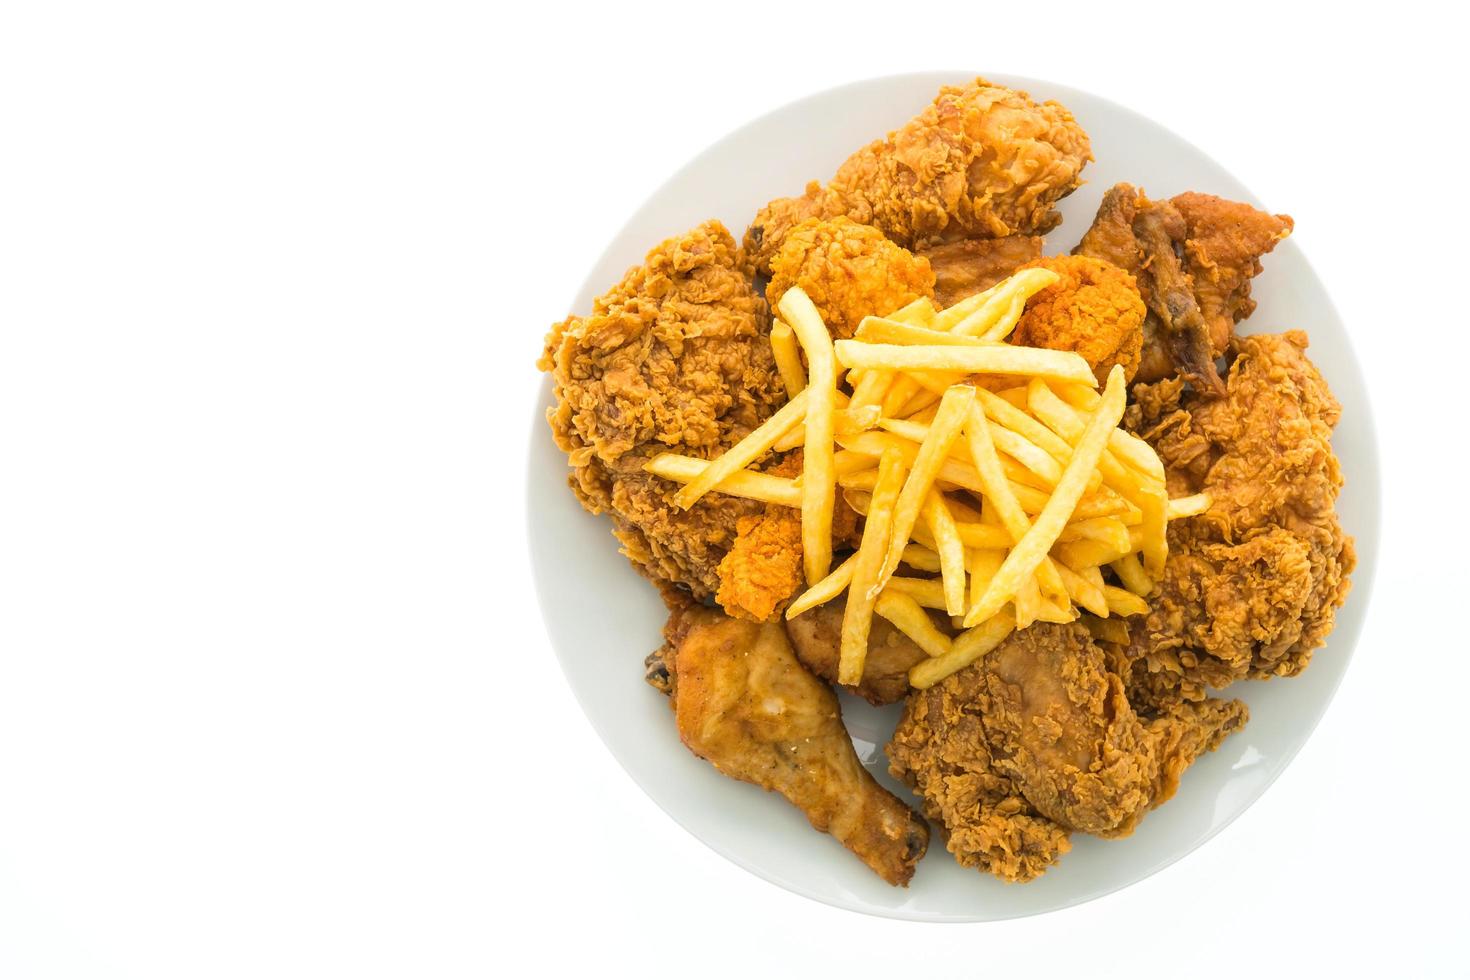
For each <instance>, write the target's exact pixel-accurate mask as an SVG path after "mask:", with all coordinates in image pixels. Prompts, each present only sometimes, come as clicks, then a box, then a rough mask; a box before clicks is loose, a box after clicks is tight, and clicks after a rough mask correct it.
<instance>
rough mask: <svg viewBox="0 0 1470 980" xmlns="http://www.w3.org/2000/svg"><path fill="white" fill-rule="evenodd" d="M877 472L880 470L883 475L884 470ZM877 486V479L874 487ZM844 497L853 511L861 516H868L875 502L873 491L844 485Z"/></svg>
mask: <svg viewBox="0 0 1470 980" xmlns="http://www.w3.org/2000/svg"><path fill="white" fill-rule="evenodd" d="M877 472H879V473H880V475H881V472H882V471H881V470H880V471H877ZM877 486H878V481H877V480H876V479H875V480H874V481H873V487H874V488H876V487H877ZM842 499H843V500H844V501H846V503H847V506H849V507H851V508H852V509H853V513H855V514H857V515H858V516H859V517H867V516H868V508H869V507H871V506H872V503H873V491H872V490H855V489H852V488H850V487H843V488H842Z"/></svg>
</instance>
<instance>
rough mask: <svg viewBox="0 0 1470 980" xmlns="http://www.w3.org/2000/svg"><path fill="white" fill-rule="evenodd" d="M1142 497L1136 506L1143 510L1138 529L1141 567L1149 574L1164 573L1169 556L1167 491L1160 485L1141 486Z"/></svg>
mask: <svg viewBox="0 0 1470 980" xmlns="http://www.w3.org/2000/svg"><path fill="white" fill-rule="evenodd" d="M1143 498H1144V499H1142V500H1140V501H1138V507H1139V509H1140V510H1142V511H1143V520H1142V521H1141V522H1139V530H1140V531H1142V532H1143V567H1144V568H1145V569H1147V570H1148V573H1149V574H1150V575H1162V574H1164V562H1165V561H1167V560H1168V558H1169V539H1168V536H1167V534H1166V533H1165V532H1166V531H1167V529H1168V524H1169V493H1168V491H1167V490H1165V489H1164V487H1163V486H1162V485H1154V486H1151V487H1144V488H1143Z"/></svg>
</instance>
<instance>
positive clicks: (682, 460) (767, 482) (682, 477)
mask: <svg viewBox="0 0 1470 980" xmlns="http://www.w3.org/2000/svg"><path fill="white" fill-rule="evenodd" d="M709 465H710V463H709V460H705V459H696V458H694V457H693V456H679V455H677V454H675V453H660V454H659V455H657V456H655V457H653V459H651V460H649V461H648V462H647V463H644V464H643V469H644V470H645V471H647V472H649V473H652V474H653V475H654V476H661V477H663V478H664V479H665V480H674V481H676V482H678V483H689V482H691V481H693V480H694V479H696V478H697V477H699V476H700V475H701V474H702V473H704V471H705V469H706V468H707V467H708V466H709ZM714 492H715V493H723V494H727V495H729V496H731V497H748V498H749V499H751V500H764V501H766V502H767V503H771V504H781V505H783V506H786V507H800V506H801V489H800V488H799V487H797V486H796V484H795V483H794V482H793V481H791V480H788V479H786V478H784V477H779V476H771V475H770V474H769V473H754V472H752V471H750V470H736V471H735V472H734V473H731V474H730V475H729V476H727V477H725V479H723V480H721V481H720V482H719V483H718V484H716V485H715V488H714Z"/></svg>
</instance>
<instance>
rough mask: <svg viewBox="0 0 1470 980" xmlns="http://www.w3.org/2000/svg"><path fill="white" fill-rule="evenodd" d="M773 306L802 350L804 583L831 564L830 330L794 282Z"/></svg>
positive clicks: (833, 397)
mask: <svg viewBox="0 0 1470 980" xmlns="http://www.w3.org/2000/svg"><path fill="white" fill-rule="evenodd" d="M776 308H777V309H779V310H780V311H781V315H782V316H783V317H785V318H786V322H788V323H790V324H791V329H792V330H793V331H795V333H796V339H797V340H799V341H801V349H802V350H803V351H804V352H805V353H806V363H807V370H808V377H809V378H810V380H809V381H808V383H807V386H806V389H805V391H806V394H807V413H806V443H805V445H804V447H803V450H802V463H801V552H802V563H803V565H804V566H805V569H806V581H807V584H808V585H816V584H817V583H818V582H820V581H821V580H822V579H823V578H825V577H826V576H827V572H828V571H829V570H830V569H831V567H832V503H833V499H834V497H833V494H834V490H835V487H836V485H837V473H836V469H835V468H834V467H833V464H832V453H833V445H832V436H833V429H834V428H835V420H834V419H833V417H832V416H833V413H834V412H835V411H836V409H837V362H836V361H835V360H834V358H833V356H832V335H831V334H830V333H828V332H827V326H826V324H824V323H823V322H822V317H821V314H819V313H818V312H817V308H816V306H815V305H813V303H812V301H811V299H810V298H809V297H808V296H807V294H806V293H805V292H804V291H803V290H802V289H801V288H800V287H799V286H794V287H792V288H791V289H788V290H786V292H785V293H783V294H782V296H781V299H780V300H779V301H778V302H777V303H776Z"/></svg>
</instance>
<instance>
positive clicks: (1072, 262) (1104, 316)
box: [1010, 255, 1145, 385]
mask: <svg viewBox="0 0 1470 980" xmlns="http://www.w3.org/2000/svg"><path fill="white" fill-rule="evenodd" d="M1023 268H1041V269H1050V270H1051V271H1052V272H1055V273H1056V274H1057V276H1058V277H1059V281H1058V282H1056V283H1054V284H1052V285H1050V286H1047V287H1046V288H1045V289H1043V290H1041V291H1040V292H1038V293H1036V294H1035V295H1033V296H1032V297H1031V298H1030V299H1028V300H1027V301H1026V309H1025V312H1023V313H1022V314H1021V319H1020V320H1019V321H1017V323H1016V329H1015V330H1014V331H1013V332H1012V333H1011V338H1010V339H1011V343H1013V344H1021V345H1024V346H1027V347H1048V348H1051V349H1052V350H1070V351H1076V352H1077V353H1079V354H1081V355H1082V356H1083V357H1084V358H1086V359H1087V363H1088V365H1089V366H1091V368H1092V371H1093V373H1094V374H1095V375H1097V379H1098V384H1100V385H1106V384H1107V379H1108V372H1109V371H1111V370H1112V369H1113V365H1114V364H1121V365H1122V366H1123V375H1124V378H1125V380H1132V378H1133V375H1134V374H1135V373H1136V372H1137V371H1138V360H1139V355H1140V353H1141V352H1142V350H1143V317H1144V313H1145V309H1144V305H1143V298H1142V297H1141V296H1140V295H1139V294H1138V284H1137V281H1136V280H1135V279H1134V278H1133V276H1131V275H1129V274H1128V273H1127V272H1124V271H1123V270H1122V269H1120V268H1118V267H1117V266H1115V265H1113V264H1112V263H1111V262H1104V261H1103V260H1101V259H1094V258H1088V257H1086V256H1082V255H1053V256H1048V257H1047V258H1044V259H1036V260H1035V261H1033V262H1028V263H1026V265H1025V266H1023Z"/></svg>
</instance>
